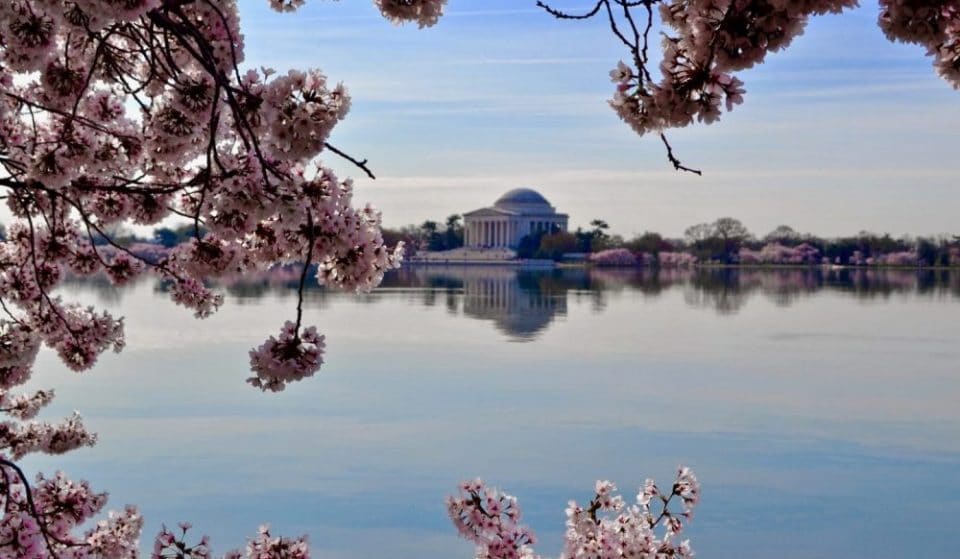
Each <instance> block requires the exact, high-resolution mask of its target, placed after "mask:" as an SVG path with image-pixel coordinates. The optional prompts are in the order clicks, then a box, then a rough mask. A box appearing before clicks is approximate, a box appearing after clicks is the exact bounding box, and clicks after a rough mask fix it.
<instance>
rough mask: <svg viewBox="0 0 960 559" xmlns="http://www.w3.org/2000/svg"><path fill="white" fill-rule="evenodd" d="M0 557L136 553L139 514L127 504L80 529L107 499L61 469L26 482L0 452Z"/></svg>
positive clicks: (93, 557)
mask: <svg viewBox="0 0 960 559" xmlns="http://www.w3.org/2000/svg"><path fill="white" fill-rule="evenodd" d="M0 472H2V474H3V475H2V476H0V502H2V505H3V516H2V518H0V556H2V557H17V558H20V559H54V558H57V559H103V558H109V559H125V558H133V557H137V556H138V553H139V550H138V538H139V536H140V530H141V528H142V526H143V519H142V518H141V517H140V515H139V513H138V512H137V510H136V509H135V508H133V507H127V508H126V509H124V510H123V511H121V512H110V513H109V515H107V517H106V518H104V519H102V520H99V521H97V522H95V523H94V524H93V526H92V527H90V528H88V529H87V530H86V531H84V532H83V533H77V532H76V529H77V528H78V527H79V526H80V525H81V524H83V523H85V522H87V521H88V520H91V519H92V518H94V517H95V516H96V515H97V514H98V513H99V512H100V511H101V510H102V508H103V507H104V505H105V504H106V501H107V495H106V493H96V492H94V491H93V490H92V489H91V488H90V486H89V485H88V484H87V483H86V482H80V483H76V482H73V481H71V480H70V479H68V478H67V477H66V476H64V475H63V474H62V473H59V472H58V473H57V474H56V475H55V476H53V477H51V478H45V477H43V476H42V475H38V476H37V478H36V480H35V481H34V483H33V484H32V487H31V486H30V485H29V484H28V483H27V478H26V477H25V476H24V474H23V471H22V470H20V468H19V467H18V466H16V465H15V464H13V463H12V462H9V461H8V460H6V459H5V458H3V456H2V455H0Z"/></svg>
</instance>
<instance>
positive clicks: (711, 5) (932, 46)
mask: <svg viewBox="0 0 960 559" xmlns="http://www.w3.org/2000/svg"><path fill="white" fill-rule="evenodd" d="M857 3H858V2H857V0H797V1H787V0H654V1H648V2H635V1H631V0H591V1H590V2H585V4H586V5H587V6H591V7H589V8H587V9H586V10H585V11H584V12H582V13H574V12H568V11H561V10H558V9H555V8H552V7H551V6H549V5H548V4H547V3H545V1H544V0H540V1H538V2H537V4H538V5H539V6H540V7H542V8H544V9H545V10H546V11H547V12H548V13H550V14H551V15H553V16H555V17H557V18H560V19H572V20H583V19H589V18H593V17H601V18H603V19H604V20H606V21H608V22H609V24H610V27H611V30H612V31H613V33H614V36H615V37H616V38H617V39H618V40H619V41H620V42H621V43H622V44H623V45H624V46H626V48H627V50H628V51H629V55H630V56H629V58H628V59H627V60H626V61H620V62H619V63H618V64H617V65H616V67H615V68H614V69H613V70H612V71H611V72H610V79H611V80H612V81H613V83H614V84H615V91H614V94H613V98H612V99H611V100H610V106H611V107H612V108H613V109H614V110H615V111H616V113H617V114H618V115H619V116H620V118H621V119H622V120H623V121H624V122H626V123H627V124H628V125H629V126H630V127H631V128H633V129H634V130H635V131H636V132H637V133H638V134H641V135H643V134H648V133H656V134H659V135H660V137H661V139H662V140H663V142H664V144H665V145H666V148H667V157H668V159H669V160H670V162H671V163H673V165H674V167H675V168H677V169H680V170H686V171H692V172H697V173H699V171H696V170H695V169H690V168H688V167H684V166H683V165H682V164H681V163H680V161H679V160H678V159H677V158H676V157H675V156H674V154H673V151H672V149H671V147H670V145H669V143H667V140H666V137H665V136H664V135H663V130H665V129H667V128H677V127H684V126H687V125H689V124H692V123H694V122H702V123H706V124H709V123H712V122H714V121H716V120H718V119H719V118H720V115H721V113H722V111H723V110H724V109H726V110H727V111H730V110H732V109H733V107H734V106H735V105H738V104H740V103H742V102H743V94H744V92H745V90H744V87H743V85H744V84H743V82H742V81H741V80H740V79H739V78H737V77H736V76H735V75H734V73H735V72H738V71H740V70H745V69H748V68H750V67H752V66H754V65H756V64H760V63H762V62H763V61H764V59H765V58H766V56H767V54H768V53H771V52H776V51H779V50H781V49H784V48H786V47H787V46H789V45H790V43H791V42H792V41H793V39H794V38H796V37H797V36H798V35H800V34H802V33H803V30H804V28H805V27H806V24H807V21H808V19H809V18H810V16H816V15H821V14H827V13H840V12H842V11H843V10H845V9H847V8H852V7H855V6H856V5H857ZM654 5H656V7H657V8H658V9H654ZM657 16H659V22H657V21H656V20H657ZM658 23H659V26H658ZM879 26H880V28H881V29H882V30H883V32H884V33H885V34H886V35H887V37H888V38H889V39H890V40H894V41H902V42H907V43H914V44H919V45H922V46H924V47H926V49H927V54H928V55H929V56H932V57H933V60H934V66H935V68H936V70H937V72H938V73H939V74H940V75H941V76H942V77H943V78H944V79H946V80H947V81H948V82H949V83H951V84H952V85H953V87H955V88H960V2H958V1H957V0H947V1H938V0H880V17H879ZM657 27H659V28H661V29H662V32H663V39H662V55H661V57H660V62H659V76H658V77H655V76H654V68H653V66H654V65H655V64H656V61H655V60H651V57H650V50H651V48H650V47H651V44H650V43H651V42H652V41H651V37H650V32H651V30H652V29H656V28H657Z"/></svg>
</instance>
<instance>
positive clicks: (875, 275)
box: [82, 266, 960, 342]
mask: <svg viewBox="0 0 960 559" xmlns="http://www.w3.org/2000/svg"><path fill="white" fill-rule="evenodd" d="M299 274H300V271H299V269H297V268H296V267H285V268H279V269H274V270H271V271H269V272H264V273H260V274H248V275H244V276H237V277H233V278H228V279H224V280H220V281H219V282H218V284H219V285H218V287H220V288H221V289H223V290H225V291H226V292H227V294H229V295H231V296H232V298H233V300H234V301H236V302H238V303H239V304H244V303H245V302H246V303H253V302H254V301H255V300H256V299H259V298H262V297H265V296H268V295H269V296H271V297H275V298H280V299H292V298H294V297H295V296H296V292H295V289H293V288H296V286H297V284H298V282H299V277H300V275H299ZM82 285H83V286H84V287H85V289H86V290H88V291H89V292H90V293H92V294H93V295H94V296H95V297H96V298H97V300H98V301H99V302H100V303H103V304H115V303H118V302H119V301H120V299H121V297H122V294H123V291H122V290H119V289H117V288H115V287H113V286H112V285H111V284H110V283H109V282H108V281H107V280H106V279H102V278H101V279H96V278H95V279H88V280H84V281H83V282H82ZM167 287H168V286H167V285H165V284H163V283H160V282H158V283H157V284H156V285H155V286H154V290H155V291H157V292H165V291H166V290H167ZM669 290H677V291H680V292H682V294H683V300H684V301H685V302H686V304H687V305H690V306H691V307H696V308H703V309H708V310H712V311H714V312H716V313H717V314H719V315H734V314H736V313H738V312H739V311H741V310H742V309H743V308H744V307H745V306H746V305H747V304H749V302H750V300H751V299H752V298H754V297H757V296H760V297H764V298H766V299H769V300H770V301H771V302H773V303H774V304H775V305H777V306H779V307H789V306H791V305H794V304H797V303H799V302H800V301H801V300H802V299H804V298H806V297H810V296H814V295H817V294H820V293H836V294H839V295H841V296H851V297H854V298H856V299H860V300H865V301H867V300H884V299H889V298H890V297H894V296H916V297H921V298H960V274H958V273H956V272H955V271H954V272H951V271H948V270H919V271H909V270H864V269H821V268H794V269H787V268H782V269H769V268H765V269H749V268H743V269H736V268H703V269H695V270H689V269H686V270H678V269H668V270H649V269H585V268H561V269H554V270H523V269H517V268H512V267H502V266H417V267H406V268H402V269H400V270H395V271H392V272H390V273H388V274H387V275H386V276H385V277H384V279H383V283H382V284H381V285H380V287H379V288H378V289H377V290H375V291H374V292H373V293H371V294H359V295H358V294H344V293H340V292H332V291H329V290H326V289H324V288H323V287H321V286H318V285H317V284H315V283H309V282H308V284H307V291H306V295H305V299H306V300H307V301H308V302H309V303H310V305H311V307H312V308H314V309H321V308H324V307H325V306H326V304H327V303H329V301H330V299H331V298H335V297H351V298H353V299H354V300H355V301H356V302H359V303H366V304H376V303H377V302H379V301H382V300H383V299H382V295H383V294H384V293H386V292H388V291H389V292H393V293H397V292H399V293H401V294H402V295H404V296H405V297H406V298H407V300H409V301H410V302H413V303H416V304H419V305H423V306H428V307H432V306H435V305H438V304H442V305H444V306H445V307H446V309H447V310H448V311H449V312H450V313H451V314H453V315H459V316H464V317H468V318H472V319H477V320H484V321H489V322H491V323H492V324H493V326H494V327H495V328H496V329H497V330H499V331H500V332H502V333H503V334H504V335H505V336H506V337H507V338H508V339H509V340H511V341H520V342H525V341H531V340H535V339H536V338H537V337H538V335H539V334H540V333H542V332H543V331H544V330H545V329H547V328H548V327H549V326H550V324H551V323H552V322H553V321H554V320H556V319H557V318H558V317H564V316H566V315H567V304H568V298H570V297H574V298H576V299H577V300H578V301H579V300H582V299H584V298H586V299H588V300H589V302H590V307H591V309H592V310H593V311H594V312H602V311H603V310H604V309H605V308H607V306H608V305H609V304H610V300H611V297H615V296H618V295H620V294H623V293H625V292H635V293H639V294H641V295H643V296H648V297H658V296H660V295H662V294H663V293H665V292H667V291H669Z"/></svg>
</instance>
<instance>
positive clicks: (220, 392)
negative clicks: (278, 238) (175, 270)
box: [31, 267, 960, 559]
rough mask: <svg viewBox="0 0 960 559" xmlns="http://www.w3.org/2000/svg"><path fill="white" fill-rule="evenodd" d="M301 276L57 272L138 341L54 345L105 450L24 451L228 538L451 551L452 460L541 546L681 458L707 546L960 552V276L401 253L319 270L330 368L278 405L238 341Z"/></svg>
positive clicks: (34, 465)
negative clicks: (578, 514)
mask: <svg viewBox="0 0 960 559" xmlns="http://www.w3.org/2000/svg"><path fill="white" fill-rule="evenodd" d="M297 277H298V276H297V275H296V270H291V269H288V270H281V271H279V272H276V273H273V274H268V275H263V276H247V277H244V278H237V279H235V280H233V281H230V282H225V283H223V284H222V285H221V286H219V288H218V289H220V290H222V291H225V292H227V294H228V302H227V304H226V305H224V307H223V308H222V309H221V310H220V311H219V312H218V313H217V314H216V315H214V316H213V317H211V318H210V319H208V320H206V321H202V322H201V321H196V320H193V319H192V318H191V316H190V315H191V313H190V312H189V311H187V310H185V309H182V308H177V307H175V306H174V305H171V304H169V303H168V302H167V301H166V298H167V296H166V294H164V293H163V292H162V291H163V289H164V287H163V286H162V285H159V286H158V285H155V284H153V283H143V284H141V285H138V286H133V287H131V288H129V289H124V290H117V289H115V288H113V287H110V286H109V285H108V284H107V283H104V282H92V283H88V284H86V285H72V286H67V288H66V289H65V290H64V291H65V293H64V295H65V297H66V298H67V299H69V300H74V299H81V300H83V299H90V300H91V301H90V302H96V301H95V300H96V299H101V301H100V304H101V305H102V306H104V307H108V308H109V310H111V312H114V314H116V315H118V316H119V315H124V316H126V317H127V320H128V333H129V338H128V346H127V348H126V350H125V351H124V352H123V353H122V354H120V355H113V354H110V355H104V356H103V358H102V361H101V362H100V363H99V364H98V366H97V370H96V371H95V372H94V373H93V374H90V375H83V377H82V379H81V377H80V376H78V375H76V374H75V373H73V372H72V371H70V370H69V369H67V368H66V367H63V366H62V364H61V363H60V362H59V360H58V359H57V358H56V356H55V355H54V354H53V353H52V352H49V351H46V352H42V353H41V356H40V359H41V366H40V367H39V368H38V370H40V371H42V373H41V374H38V375H37V381H38V385H37V388H55V389H56V390H57V391H58V398H57V399H56V400H55V401H54V403H53V404H52V405H51V407H50V408H49V409H47V410H46V412H45V413H46V417H59V416H64V415H68V414H69V413H70V412H71V411H72V410H73V409H75V408H78V409H80V410H81V411H82V412H83V413H84V415H85V416H86V417H87V419H88V421H89V425H90V426H91V428H92V429H93V430H95V431H97V432H98V433H99V434H100V436H101V442H100V443H99V445H98V447H97V448H96V449H92V450H83V451H78V452H75V453H69V454H67V455H64V456H57V457H44V456H41V457H37V458H35V459H34V461H33V462H31V469H36V470H44V471H53V470H55V469H57V468H63V469H64V470H65V471H67V472H69V473H70V474H71V475H72V476H74V477H77V478H85V479H89V480H90V481H91V482H92V484H93V486H94V487H97V488H108V489H110V490H111V491H112V495H113V497H112V501H111V503H112V504H123V503H125V502H136V503H140V504H142V505H143V506H144V513H145V517H146V518H147V522H148V526H147V527H146V529H145V533H146V534H152V533H155V532H156V530H158V529H159V526H160V523H161V522H168V523H170V522H175V521H177V520H180V519H184V520H190V521H192V522H194V523H195V524H196V525H197V526H203V528H204V530H205V531H209V532H210V535H211V536H212V537H213V541H214V542H215V543H216V545H217V546H218V549H224V547H229V546H231V545H236V542H242V541H243V538H244V537H246V536H247V535H249V533H251V531H252V530H255V529H256V526H257V524H258V523H259V522H262V521H265V520H267V521H270V522H271V523H273V525H274V526H275V527H276V529H277V531H278V532H281V533H284V534H293V535H299V534H302V533H309V534H311V535H312V536H313V537H314V540H313V541H314V542H315V545H316V546H317V547H318V551H317V555H318V556H323V557H337V558H340V559H353V558H360V557H371V556H376V555H382V554H384V553H389V554H390V555H391V557H395V558H397V559H407V558H414V557H416V558H417V559H449V558H450V557H467V556H469V554H470V549H469V546H468V545H465V544H464V542H461V541H457V539H456V534H455V533H454V532H453V530H452V529H451V527H450V525H449V523H448V522H447V520H446V518H445V515H444V512H443V509H442V506H441V505H440V503H441V502H442V497H443V495H444V494H445V493H446V491H447V490H448V489H449V488H451V487H453V486H454V484H455V483H456V482H457V480H459V479H460V478H463V477H472V476H475V475H482V476H484V477H486V478H488V479H489V480H492V481H494V482H496V483H497V484H498V485H500V486H501V487H504V488H506V489H508V490H510V491H512V492H514V493H515V494H517V495H519V496H521V499H522V502H523V503H524V506H525V511H526V513H527V517H526V518H527V521H528V522H529V523H530V525H531V526H532V527H534V529H536V530H537V531H538V533H539V535H540V536H541V539H542V541H543V542H544V544H543V546H544V547H542V548H541V550H542V551H543V552H544V553H546V554H548V555H553V556H555V555H557V554H558V553H559V552H560V548H559V545H558V544H557V542H559V541H560V539H561V538H562V526H563V524H562V522H563V514H562V511H563V507H564V506H565V504H566V502H567V499H570V498H577V499H589V498H590V496H591V495H590V494H589V493H588V491H589V488H590V487H592V482H593V480H594V479H595V478H596V477H597V476H602V477H607V478H610V479H613V480H617V481H618V482H620V483H621V484H622V486H623V487H624V488H633V489H635V488H636V487H638V484H642V482H643V477H645V476H646V475H653V476H655V477H658V478H663V477H667V476H669V475H670V473H671V472H672V470H673V468H674V467H675V466H676V464H677V463H679V462H684V463H687V464H690V465H692V466H694V467H695V469H696V470H697V472H698V473H699V474H700V475H701V479H702V480H703V481H704V484H705V488H706V490H705V493H704V501H703V505H702V506H701V508H700V509H698V518H697V520H696V522H694V523H693V525H692V527H691V532H690V537H691V538H692V539H693V541H694V542H695V545H696V546H697V550H698V552H699V554H700V555H701V556H703V557H739V558H743V559H760V558H766V557H777V558H778V559H792V558H797V559H801V558H806V557H827V556H832V555H839V556H845V557H871V558H872V559H894V558H901V557H913V556H923V557H935V558H938V559H939V558H943V559H953V558H955V557H956V556H957V554H956V550H955V549H954V547H955V544H954V541H953V538H951V537H949V534H952V533H954V532H955V531H956V530H955V528H956V527H955V524H956V518H957V517H958V515H960V483H958V480H960V410H958V408H957V406H956V402H957V401H958V395H960V376H958V375H957V374H956V373H957V363H958V362H960V349H958V348H960V329H958V328H957V320H956V317H957V311H958V309H960V306H958V303H960V274H957V273H956V272H954V273H953V274H950V273H944V272H920V273H917V272H904V271H882V270H870V271H865V270H819V269H816V270H811V269H775V270H756V269H753V270H749V269H741V270H720V269H703V270H687V271H678V270H664V271H660V272H653V271H649V270H601V269H594V270H586V269H563V270H552V271H524V270H516V269H511V268H495V267H473V268H465V267H431V268H407V269H401V270H398V271H396V272H393V273H391V274H390V275H388V276H387V277H386V278H385V280H384V282H383V285H382V286H381V287H380V288H379V289H377V290H375V291H374V292H373V293H370V294H365V295H354V294H349V293H340V292H331V291H326V290H323V289H320V288H317V287H315V286H311V287H310V289H309V290H308V292H307V298H308V301H307V305H305V313H306V319H307V320H308V321H309V323H311V324H316V325H317V326H318V328H320V330H321V331H323V332H324V333H325V334H327V335H328V341H329V344H328V357H329V360H328V361H327V363H326V364H325V365H324V369H323V370H322V372H321V374H320V375H317V377H316V378H313V379H311V380H310V381H309V382H304V383H300V384H298V385H296V386H294V387H291V389H289V390H287V391H285V392H284V393H282V394H278V395H270V396H269V397H266V396H265V395H263V394H260V393H259V392H257V391H254V390H251V389H250V388H249V387H247V386H246V385H244V383H243V382H242V379H243V378H245V377H246V376H248V375H247V367H248V361H247V351H248V350H249V348H250V347H254V346H255V345H256V344H259V343H261V342H262V340H263V338H264V337H265V336H267V335H270V334H272V333H274V332H275V331H276V327H277V325H279V324H281V323H282V322H283V321H284V320H287V319H289V318H290V317H291V316H292V312H293V310H294V305H295V303H296V299H295V297H296V290H295V289H291V287H293V286H295V285H296V279H297ZM308 285H309V284H308ZM118 298H119V299H120V300H119V303H117V302H116V301H117V299H118ZM491 326H492V327H491ZM513 340H523V341H527V340H536V342H535V343H505V342H506V341H513ZM130 449H136V452H131V450H130ZM638 476H643V477H638ZM891 487H895V488H903V487H906V488H909V489H910V490H909V493H908V494H904V496H902V498H901V497H897V498H896V502H895V503H893V505H891V500H890V491H883V490H879V491H878V488H891ZM707 491H709V493H707ZM198 496H201V497H202V499H198V498H197V497H198ZM931 498H932V499H933V500H932V501H931V500H930V499H931ZM251 503H253V504H255V505H256V506H251ZM931 511H933V512H934V513H935V514H930V512H931ZM918 518H923V521H922V522H917V519H918ZM758 527H759V528H758ZM742 534H751V536H750V542H749V545H744V539H743V537H742ZM145 545H149V542H147V543H146V544H145ZM221 546H222V547H221Z"/></svg>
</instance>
